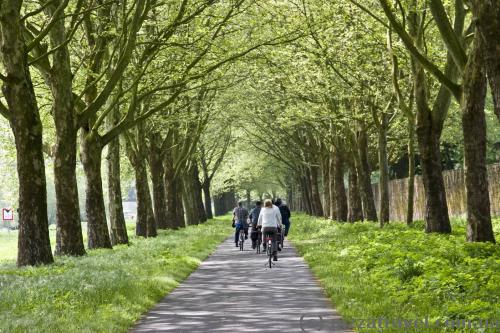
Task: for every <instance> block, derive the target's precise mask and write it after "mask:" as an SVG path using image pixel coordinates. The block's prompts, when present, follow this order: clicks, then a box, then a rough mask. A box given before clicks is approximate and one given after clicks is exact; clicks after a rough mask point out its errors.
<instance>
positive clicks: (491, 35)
mask: <svg viewBox="0 0 500 333" xmlns="http://www.w3.org/2000/svg"><path fill="white" fill-rule="evenodd" d="M471 4H472V5H471V8H472V13H473V16H474V18H473V20H474V21H475V22H476V28H477V30H476V31H477V33H478V34H479V36H480V37H481V39H482V41H481V49H482V50H483V56H484V59H485V64H486V71H487V74H488V80H489V83H490V88H491V94H492V95H493V104H494V108H495V114H496V116H497V119H498V120H499V121H500V38H499V36H500V3H499V2H498V1H495V0H473V1H471Z"/></svg>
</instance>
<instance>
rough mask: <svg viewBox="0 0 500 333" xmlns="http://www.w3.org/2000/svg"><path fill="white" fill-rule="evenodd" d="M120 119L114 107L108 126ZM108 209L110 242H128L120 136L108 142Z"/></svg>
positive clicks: (112, 125) (110, 126)
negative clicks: (121, 176) (122, 185)
mask: <svg viewBox="0 0 500 333" xmlns="http://www.w3.org/2000/svg"><path fill="white" fill-rule="evenodd" d="M119 120H120V114H119V110H118V109H115V110H113V111H112V112H111V114H110V115H109V116H108V120H107V122H108V128H112V127H114V126H115V125H116V124H117V123H118V121H119ZM106 159H107V167H108V199H109V204H108V211H109V224H110V235H111V243H112V244H113V245H116V244H128V234H127V225H126V223H125V216H124V214H123V203H122V187H121V181H120V174H121V172H120V169H121V165H120V138H116V139H114V140H112V141H111V142H110V143H109V144H108V154H107V157H106Z"/></svg>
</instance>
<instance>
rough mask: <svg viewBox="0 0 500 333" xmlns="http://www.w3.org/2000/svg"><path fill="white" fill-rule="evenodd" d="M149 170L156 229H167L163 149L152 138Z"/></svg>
mask: <svg viewBox="0 0 500 333" xmlns="http://www.w3.org/2000/svg"><path fill="white" fill-rule="evenodd" d="M149 170H151V182H152V184H153V206H154V216H155V221H156V227H157V228H158V229H167V228H168V223H167V220H168V218H167V207H166V200H167V198H166V195H165V179H164V177H165V175H164V171H165V169H164V168H163V155H162V152H161V147H160V146H159V145H158V144H157V143H155V142H154V138H150V151H149Z"/></svg>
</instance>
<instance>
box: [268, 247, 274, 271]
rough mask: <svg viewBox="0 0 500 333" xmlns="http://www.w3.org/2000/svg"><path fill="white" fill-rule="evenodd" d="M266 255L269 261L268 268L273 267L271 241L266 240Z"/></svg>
mask: <svg viewBox="0 0 500 333" xmlns="http://www.w3.org/2000/svg"><path fill="white" fill-rule="evenodd" d="M267 257H268V261H269V268H272V267H273V243H272V242H268V243H267Z"/></svg>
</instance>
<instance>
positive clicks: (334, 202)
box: [328, 156, 337, 220]
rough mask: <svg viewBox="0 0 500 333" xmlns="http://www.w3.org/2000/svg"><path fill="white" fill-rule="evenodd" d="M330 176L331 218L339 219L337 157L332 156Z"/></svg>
mask: <svg viewBox="0 0 500 333" xmlns="http://www.w3.org/2000/svg"><path fill="white" fill-rule="evenodd" d="M329 168H330V172H329V174H330V177H329V181H328V190H329V192H330V218H331V219H332V220H335V219H337V194H336V193H335V158H334V157H333V156H331V157H330V163H329Z"/></svg>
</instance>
